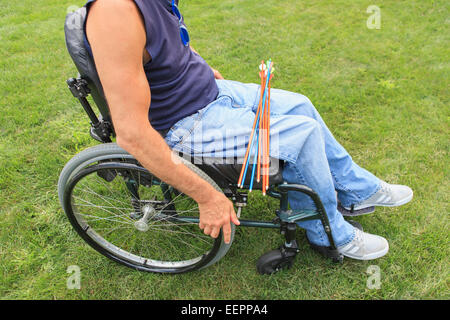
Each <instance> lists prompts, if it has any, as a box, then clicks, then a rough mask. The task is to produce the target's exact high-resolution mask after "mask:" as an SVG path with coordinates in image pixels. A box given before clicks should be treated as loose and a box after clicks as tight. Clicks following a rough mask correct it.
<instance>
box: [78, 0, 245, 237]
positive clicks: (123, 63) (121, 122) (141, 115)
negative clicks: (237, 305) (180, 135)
mask: <svg viewBox="0 0 450 320" xmlns="http://www.w3.org/2000/svg"><path fill="white" fill-rule="evenodd" d="M86 32H87V36H88V39H89V42H90V44H91V47H92V52H93V54H94V59H95V64H96V67H97V71H98V74H99V77H100V80H101V82H102V85H103V89H104V92H105V95H106V98H107V100H108V105H109V108H110V111H111V117H112V121H113V123H114V129H115V131H116V137H117V143H118V145H120V146H121V147H122V148H124V149H125V150H127V151H128V152H129V153H130V154H132V155H133V156H134V157H135V158H136V159H137V160H138V161H139V162H140V163H141V164H142V165H143V166H144V167H145V168H147V169H148V170H149V171H150V172H152V173H153V174H154V175H155V176H157V177H158V178H160V179H161V180H163V181H165V182H166V183H168V184H170V185H172V186H174V187H175V188H177V189H178V190H180V191H181V192H183V193H185V194H187V195H188V196H190V197H192V198H193V199H194V200H195V201H197V203H198V205H199V210H200V223H199V227H200V228H201V229H203V231H204V233H205V234H207V235H210V236H211V237H213V238H216V237H217V236H218V235H219V232H220V229H221V228H222V227H223V232H224V239H225V242H227V243H228V242H229V241H230V234H231V226H230V221H232V222H233V223H235V224H239V221H238V219H237V217H236V213H235V212H234V208H233V204H232V203H231V202H230V201H229V200H228V199H227V198H226V197H225V196H224V195H223V194H222V193H220V192H218V191H216V190H215V189H214V188H213V187H212V186H211V185H210V184H209V183H207V182H206V181H205V180H203V179H202V178H200V177H199V176H198V175H197V174H195V173H194V172H192V171H191V170H189V168H187V167H186V166H184V165H183V164H176V163H175V162H174V161H173V160H172V151H171V150H170V148H169V147H168V146H167V144H166V142H165V141H164V139H163V138H162V137H161V136H160V135H159V133H158V132H157V131H156V130H154V129H153V128H152V127H151V125H150V123H149V120H148V108H149V105H150V102H151V93H150V88H149V84H148V81H147V78H146V75H145V73H144V67H143V52H144V50H145V43H146V31H145V27H144V24H143V21H142V18H141V16H140V13H139V11H138V9H137V8H136V5H135V4H134V2H133V1H130V0H98V1H96V2H94V4H93V5H92V7H91V9H90V13H89V18H88V20H87V24H86Z"/></svg>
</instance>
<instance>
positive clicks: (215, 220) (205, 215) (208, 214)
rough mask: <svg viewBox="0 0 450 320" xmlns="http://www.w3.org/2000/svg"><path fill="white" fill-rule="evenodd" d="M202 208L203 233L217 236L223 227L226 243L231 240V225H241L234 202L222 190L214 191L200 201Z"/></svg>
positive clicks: (200, 207)
mask: <svg viewBox="0 0 450 320" xmlns="http://www.w3.org/2000/svg"><path fill="white" fill-rule="evenodd" d="M198 207H199V210H200V223H199V227H200V229H202V230H203V233H204V234H206V235H209V236H211V237H213V238H217V237H218V236H219V233H220V229H221V228H223V238H224V241H225V243H230V240H231V225H230V222H232V223H234V224H235V225H239V224H240V222H239V220H238V218H237V216H236V212H235V211H234V207H233V203H232V202H231V201H230V200H228V199H227V197H225V195H223V194H222V193H220V192H217V191H216V192H213V193H211V194H210V197H209V198H208V199H207V200H205V201H204V202H202V201H199V202H198Z"/></svg>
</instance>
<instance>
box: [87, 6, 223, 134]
mask: <svg viewBox="0 0 450 320" xmlns="http://www.w3.org/2000/svg"><path fill="white" fill-rule="evenodd" d="M94 1H95V0H89V1H88V3H87V4H86V7H87V9H88V10H89V5H90V4H91V3H92V2H94ZM134 2H135V3H136V5H137V7H138V9H139V10H140V12H141V14H142V17H143V19H144V22H145V30H146V33H147V42H146V45H145V47H146V49H147V51H148V53H149V54H150V57H151V61H150V62H148V63H147V64H146V65H145V66H144V70H145V74H146V75H147V80H148V83H149V85H150V90H151V105H150V109H149V120H150V123H151V125H152V127H153V128H154V129H156V130H159V131H164V130H167V129H169V128H170V127H171V126H172V125H174V124H175V123H176V122H177V121H178V120H181V119H183V118H184V117H187V116H189V115H191V114H193V113H195V112H197V111H198V110H199V109H202V108H203V107H205V106H206V105H208V104H209V103H211V102H212V101H214V100H215V99H216V97H217V95H218V93H219V89H218V87H217V84H216V81H215V79H214V73H213V71H212V70H211V68H210V67H209V65H208V64H207V63H206V62H205V60H203V58H201V57H200V56H199V55H198V54H196V53H194V52H193V51H192V50H191V49H190V47H189V46H185V45H184V44H183V42H182V41H181V37H180V27H179V22H178V18H177V17H176V16H175V15H174V14H173V13H172V9H171V0H134ZM176 2H178V1H176ZM183 20H184V19H183ZM183 24H184V21H183ZM85 42H86V46H87V47H88V48H87V49H88V50H89V51H90V52H91V53H92V51H91V50H90V47H89V43H88V41H87V38H86V41H85ZM111 67H112V68H113V67H114V66H111Z"/></svg>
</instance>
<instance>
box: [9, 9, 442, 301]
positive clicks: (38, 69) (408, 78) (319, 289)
mask: <svg viewBox="0 0 450 320" xmlns="http://www.w3.org/2000/svg"><path fill="white" fill-rule="evenodd" d="M372 4H375V5H377V6H378V7H379V8H380V9H381V26H380V29H369V28H368V27H367V25H366V21H367V19H368V18H369V16H370V15H371V14H370V13H367V12H366V9H367V7H368V6H369V5H372ZM73 5H78V6H81V5H83V1H80V0H45V1H44V0H23V1H4V2H3V3H2V5H1V8H0V75H1V76H0V298H2V299H437V298H444V299H448V298H450V291H449V285H450V274H449V270H450V268H449V254H450V250H449V240H450V239H449V191H448V190H449V189H450V184H449V154H448V152H449V119H450V110H449V77H450V74H449V70H450V69H449V67H450V65H449V57H450V49H449V35H450V30H449V25H450V20H449V14H450V10H449V9H450V4H449V2H448V1H444V0H439V1H438V0H436V1H419V0H415V1H411V0H408V1H406V0H404V1H398V0H390V1H387V0H386V1H383V0H379V1H378V2H372V1H362V0H353V1H343V0H333V1H331V0H326V1H325V0H324V1H313V0H303V1H300V0H295V1H294V0H292V1H279V0H266V1H259V0H221V1H219V0H213V1H206V0H190V1H181V4H180V8H181V11H182V12H183V14H184V15H185V19H186V22H187V24H188V27H189V32H190V34H191V38H192V45H193V47H194V48H195V49H196V50H197V51H198V52H200V53H201V54H202V56H203V57H204V58H205V59H206V61H208V63H209V64H210V65H211V66H213V67H214V68H216V69H218V70H220V71H221V73H222V74H223V75H224V76H225V77H226V78H228V79H233V80H238V81H242V82H256V83H258V82H259V77H258V74H257V64H258V63H259V61H260V60H261V59H266V58H269V57H270V58H272V59H273V61H274V62H275V64H276V68H277V75H276V77H274V81H273V86H274V87H277V88H282V89H286V90H290V91H296V92H300V93H303V94H305V95H306V96H308V97H309V98H310V99H311V100H312V101H313V103H314V104H315V106H316V108H317V109H318V110H319V111H320V113H321V114H322V116H323V118H324V119H325V120H326V122H327V124H328V126H329V127H330V128H331V129H332V131H333V132H334V134H335V136H336V137H337V139H338V140H339V141H340V142H341V143H342V144H343V145H344V146H345V147H346V148H347V150H348V151H349V152H350V154H352V156H353V158H354V159H355V161H356V162H357V163H358V164H360V165H361V166H363V167H365V168H366V169H368V170H370V171H371V172H373V173H374V174H376V175H377V176H379V177H380V178H383V179H384V180H386V181H388V182H391V183H401V184H407V185H409V186H411V187H412V188H413V190H414V192H415V197H414V199H413V201H412V202H411V203H409V204H408V205H405V206H403V207H399V208H395V209H384V208H377V210H376V212H375V213H374V214H371V215H367V216H363V217H358V218H357V219H356V220H357V221H359V222H360V223H361V224H362V225H363V226H364V228H365V230H366V231H368V232H371V233H375V234H379V235H382V236H384V237H386V238H387V239H388V240H389V244H390V252H389V254H388V255H386V256H385V257H383V258H381V259H379V260H375V261H369V262H359V261H352V260H350V259H346V260H345V261H344V263H343V264H341V265H335V264H333V263H331V262H329V261H327V260H325V259H324V258H322V257H321V256H319V255H318V254H316V253H315V252H313V251H311V249H310V248H309V247H308V245H307V243H306V240H305V238H304V232H302V231H300V232H299V235H298V239H299V244H300V247H301V249H302V250H301V253H300V254H299V255H298V256H297V258H296V263H295V264H294V266H293V267H292V268H291V269H290V270H283V271H281V272H279V273H277V274H275V275H272V276H260V275H259V274H258V273H257V272H256V268H255V262H256V260H257V259H258V257H259V256H260V255H261V254H263V253H264V252H266V251H268V250H271V249H273V248H275V247H277V246H278V245H279V244H280V243H281V241H282V236H280V235H279V234H278V233H277V232H276V231H273V230H264V229H251V228H245V229H238V231H237V233H236V238H235V240H234V244H233V246H232V248H231V250H230V251H229V252H228V254H227V255H226V256H225V257H224V259H222V260H221V261H219V262H218V263H217V264H215V265H213V266H212V267H210V268H208V269H206V270H203V271H201V272H193V273H188V274H182V275H176V276H167V275H159V274H148V273H142V272H138V271H134V270H131V269H128V268H126V267H123V266H121V265H118V264H116V263H114V262H112V261H109V260H108V259H107V258H105V257H103V256H102V255H100V254H98V253H97V252H96V251H94V250H93V249H91V248H90V247H89V246H88V245H86V244H85V243H84V242H83V241H82V239H81V238H80V237H79V236H78V235H77V234H76V233H75V231H74V230H73V229H72V227H71V225H70V223H69V222H68V220H67V218H66V217H65V215H64V214H63V212H62V210H61V208H60V205H59V202H58V197H57V190H56V184H57V180H58V176H59V173H60V171H61V169H62V168H63V166H64V164H65V163H66V162H67V161H68V160H69V159H70V158H71V157H72V156H74V155H75V154H76V153H77V152H79V151H81V150H83V149H85V148H87V147H88V146H91V145H94V144H95V142H94V141H93V140H92V139H91V138H90V136H89V134H88V127H89V122H88V118H87V116H86V115H85V114H84V112H83V110H82V108H81V106H80V105H79V104H78V102H77V101H76V100H75V99H74V98H73V97H72V96H71V94H70V92H69V91H68V89H67V88H66V85H65V80H66V79H67V78H69V77H72V76H76V70H75V67H74V65H73V63H72V61H71V60H70V57H69V55H68V53H67V51H66V48H65V43H64V34H63V23H64V18H65V15H66V12H67V9H68V8H69V7H70V6H73ZM252 200H253V201H251V204H250V205H249V206H248V207H247V208H246V209H245V211H244V212H243V216H242V217H243V218H244V217H249V216H253V217H255V216H261V215H264V216H269V217H270V215H271V214H272V212H273V210H274V208H275V205H274V203H272V202H268V199H266V198H263V197H262V196H261V195H258V194H254V193H253V199H252ZM71 265H77V266H79V267H80V268H81V289H80V290H69V289H68V288H67V286H66V281H67V278H68V277H69V274H68V273H67V272H66V270H67V268H68V267H69V266H71ZM370 265H376V266H378V267H379V268H380V271H381V287H380V288H379V289H369V288H368V287H367V285H366V283H367V279H368V277H369V274H367V273H366V271H367V269H368V267H369V266H370Z"/></svg>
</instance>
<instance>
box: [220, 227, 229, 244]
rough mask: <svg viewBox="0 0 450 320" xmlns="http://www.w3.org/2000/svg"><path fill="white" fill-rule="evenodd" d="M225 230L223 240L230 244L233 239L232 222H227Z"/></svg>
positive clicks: (223, 229)
mask: <svg viewBox="0 0 450 320" xmlns="http://www.w3.org/2000/svg"><path fill="white" fill-rule="evenodd" d="M222 231H223V241H224V242H225V243H226V244H228V243H230V240H231V225H230V223H229V222H228V223H225V224H224V225H223V228H222Z"/></svg>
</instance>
